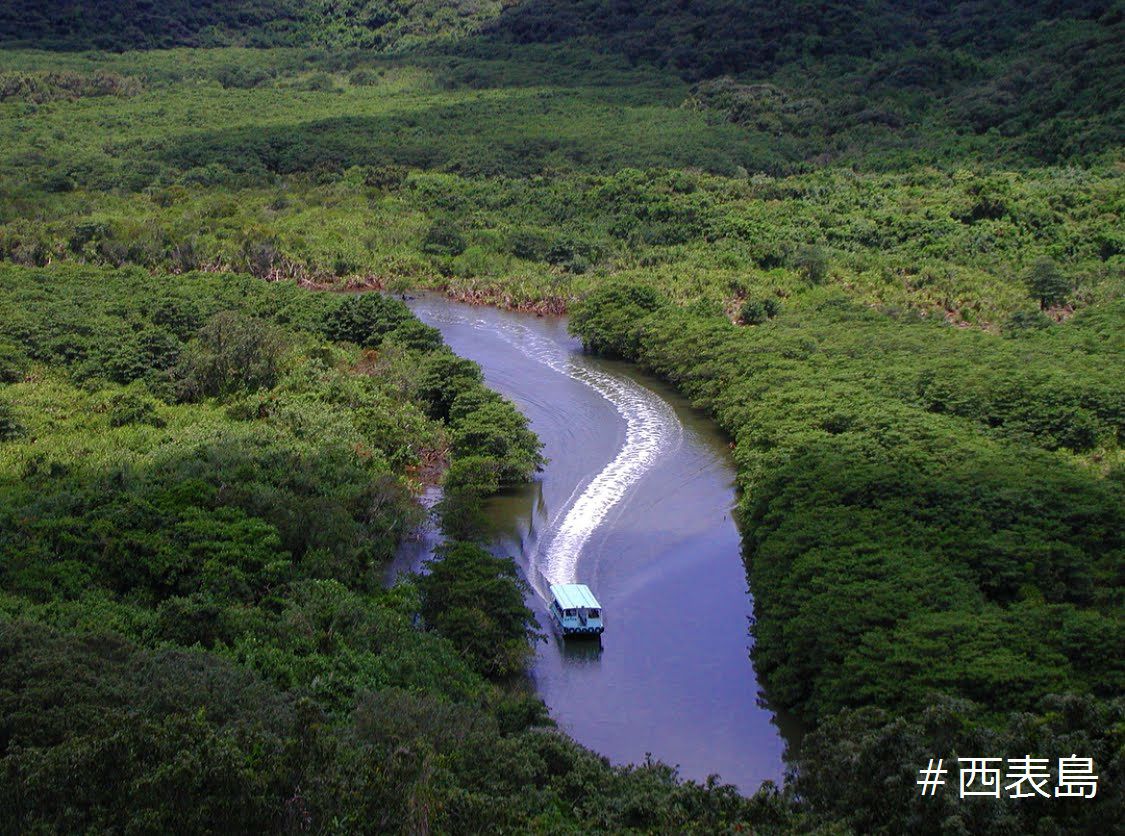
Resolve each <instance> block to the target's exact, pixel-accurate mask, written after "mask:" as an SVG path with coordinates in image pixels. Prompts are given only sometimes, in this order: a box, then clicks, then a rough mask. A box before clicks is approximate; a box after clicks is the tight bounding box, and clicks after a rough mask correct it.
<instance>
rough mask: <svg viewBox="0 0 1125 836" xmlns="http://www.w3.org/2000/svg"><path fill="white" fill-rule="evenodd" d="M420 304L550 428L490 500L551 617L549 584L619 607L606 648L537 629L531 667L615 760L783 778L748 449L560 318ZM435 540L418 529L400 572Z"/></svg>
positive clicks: (576, 724)
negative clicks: (761, 608)
mask: <svg viewBox="0 0 1125 836" xmlns="http://www.w3.org/2000/svg"><path fill="white" fill-rule="evenodd" d="M410 305H411V307H412V308H413V310H414V312H415V313H416V314H417V315H418V316H419V318H421V319H422V321H423V322H426V323H428V324H430V325H433V326H435V327H437V328H439V329H440V330H441V332H442V334H443V336H444V337H445V340H446V342H447V343H448V344H449V346H450V347H451V348H452V349H453V350H454V351H456V352H457V353H458V354H460V355H461V356H463V357H469V358H471V359H472V360H475V361H476V362H477V363H479V364H480V366H481V367H482V369H483V370H484V375H485V380H486V381H487V383H488V385H489V386H491V387H492V388H494V389H496V390H497V391H499V392H501V393H503V394H504V395H506V396H507V397H508V398H510V399H511V400H512V401H514V402H515V403H516V405H517V406H518V407H519V408H520V409H521V410H522V411H523V413H524V414H525V415H526V416H527V417H528V419H529V420H530V422H531V428H532V429H533V430H534V431H535V432H536V433H537V434H538V435H539V438H540V439H541V440H542V441H543V443H544V451H543V452H544V455H545V456H546V457H547V459H548V464H547V466H546V468H545V469H544V470H543V472H542V473H541V474H540V475H539V477H538V478H537V479H536V480H535V481H534V482H533V483H531V484H530V485H527V486H524V487H521V488H519V489H517V490H512V491H508V492H506V493H505V494H503V495H501V496H498V497H496V498H494V499H492V500H490V502H489V505H488V509H487V510H488V515H489V519H490V521H491V524H492V526H493V530H494V542H493V544H492V545H493V547H494V548H495V550H496V551H497V552H500V553H506V554H509V555H511V556H513V557H515V558H516V559H517V561H518V562H519V564H520V566H521V567H522V569H523V571H524V572H525V574H526V576H527V578H528V580H529V582H530V583H531V585H532V586H533V587H534V588H535V589H536V591H537V592H538V594H539V597H537V598H536V601H535V607H536V610H537V615H538V616H539V619H540V622H541V623H542V624H543V625H544V626H545V627H546V626H547V618H548V616H547V613H546V609H545V605H544V603H543V598H544V597H545V593H546V589H547V586H548V585H549V584H550V583H565V582H573V581H577V582H580V583H586V584H589V586H590V587H591V588H592V589H593V591H594V593H595V595H597V597H598V599H599V600H600V602H601V603H602V606H603V608H604V610H605V614H606V633H605V636H604V638H603V641H602V644H601V647H600V648H599V647H598V646H597V645H596V644H591V643H588V642H579V643H575V642H570V643H564V642H563V641H562V640H561V639H557V638H555V637H554V636H553V634H552V637H551V639H550V641H549V642H547V643H544V644H540V646H539V650H538V653H537V655H536V659H535V663H534V666H533V669H532V677H533V679H534V682H535V685H536V688H537V690H538V692H539V694H540V696H541V697H542V698H543V700H544V701H545V702H546V703H547V705H548V707H549V708H550V711H551V716H552V717H554V719H555V720H556V721H557V722H558V723H559V725H560V726H561V727H562V728H563V729H565V730H566V731H567V733H569V734H570V735H571V736H572V737H573V738H574V739H575V740H577V741H579V742H580V743H582V744H583V745H585V746H587V747H589V748H591V749H593V750H594V751H596V752H599V753H601V754H603V755H605V756H606V757H608V758H609V759H610V760H611V761H613V762H614V763H619V764H624V763H636V762H639V761H642V760H643V759H644V758H645V756H646V754H649V753H651V754H652V756H653V757H655V758H657V759H659V760H662V761H664V762H666V763H669V764H673V765H676V766H678V767H679V770H680V774H681V775H682V776H683V777H686V778H692V779H696V780H703V779H705V778H706V777H707V776H708V775H709V774H712V773H717V774H719V775H720V777H721V778H722V779H723V780H724V781H726V782H729V783H733V784H735V785H736V786H737V787H738V788H739V789H740V790H742V791H743V792H747V793H750V792H753V791H754V790H756V789H757V788H758V786H759V785H760V784H761V782H762V781H764V780H767V779H770V780H774V781H780V779H781V777H782V774H783V770H784V764H783V761H782V754H783V751H784V748H785V741H784V738H783V736H782V734H781V731H780V730H779V720H778V719H777V718H775V716H774V715H773V713H772V712H771V711H769V710H768V709H767V708H765V707H764V706H762V705H761V704H760V702H759V688H758V684H757V680H756V678H755V674H754V669H753V667H752V666H751V664H750V660H749V657H748V647H749V642H750V638H749V635H748V624H749V622H748V619H749V616H750V611H751V600H750V597H749V595H748V594H747V591H746V576H745V573H744V570H743V566H742V561H741V558H740V551H739V549H740V546H739V536H738V531H737V529H736V527H735V524H734V521H733V519H732V516H731V511H732V509H733V507H734V504H735V489H734V466H733V463H732V462H731V459H730V455H729V451H728V447H727V441H726V439H725V438H724V437H723V435H722V434H721V433H720V432H719V430H718V428H717V427H715V425H714V424H713V423H712V422H711V421H710V420H709V419H707V418H706V417H705V416H704V415H702V414H701V413H699V412H698V411H696V410H693V409H692V408H691V407H690V405H688V404H687V403H686V401H685V400H684V399H683V398H682V397H680V396H679V395H677V394H676V393H675V392H674V391H672V390H671V389H670V388H669V387H667V386H665V385H664V384H662V383H661V382H660V381H657V380H655V379H653V378H651V377H648V376H646V375H644V374H642V373H640V372H639V371H638V370H637V369H635V368H634V367H631V366H630V365H628V364H625V363H617V362H613V361H608V360H604V359H600V358H596V357H592V356H590V355H587V354H585V353H583V351H582V348H581V345H580V344H579V343H578V341H577V340H575V339H573V338H572V337H570V336H569V335H568V334H567V331H566V322H565V320H564V319H562V318H559V317H536V316H533V315H529V314H519V313H511V312H505V311H500V310H496V309H493V308H484V307H470V306H467V305H462V304H458V303H455V302H450V301H448V300H446V299H444V298H441V297H439V296H431V295H426V296H421V297H419V298H417V299H415V300H413V301H412V302H411V303H410ZM432 546H433V542H432V537H431V538H430V539H428V540H424V541H422V542H419V543H414V544H411V545H409V546H408V547H406V548H405V549H404V551H403V553H402V554H401V555H400V557H399V559H398V560H396V562H395V565H394V567H393V569H392V571H395V572H397V571H402V570H407V569H414V568H417V566H418V564H419V563H420V562H421V561H422V560H423V559H425V557H426V556H427V554H428V552H429V551H430V550H431V549H432ZM548 632H549V631H548ZM781 725H782V726H785V725H786V724H785V722H784V721H781Z"/></svg>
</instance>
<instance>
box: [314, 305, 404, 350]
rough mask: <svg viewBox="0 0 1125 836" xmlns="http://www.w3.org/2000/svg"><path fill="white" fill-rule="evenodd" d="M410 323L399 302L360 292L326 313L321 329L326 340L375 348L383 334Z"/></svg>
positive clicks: (381, 339)
mask: <svg viewBox="0 0 1125 836" xmlns="http://www.w3.org/2000/svg"><path fill="white" fill-rule="evenodd" d="M412 320H413V317H412V316H411V314H410V310H409V309H408V308H407V307H406V305H404V304H402V302H399V301H398V300H396V299H391V298H390V297H387V296H384V295H382V294H381V293H361V294H358V295H355V296H350V297H348V298H347V299H345V300H344V301H343V302H341V303H340V304H339V305H338V306H337V307H335V308H334V309H332V310H331V311H329V312H328V313H327V314H326V315H325V318H324V324H323V326H322V328H323V332H324V335H325V336H326V337H328V339H330V340H334V341H336V342H350V343H355V344H356V345H359V346H363V347H364V348H376V347H377V346H378V345H379V344H380V343H381V342H382V341H383V338H384V337H385V336H386V335H387V334H389V333H391V332H392V331H394V330H395V329H396V328H399V327H400V326H404V325H407V324H408V323H410V322H411V321H412ZM418 324H419V325H421V324H422V323H420V322H419V323H418ZM413 336H415V337H419V334H414V335H413Z"/></svg>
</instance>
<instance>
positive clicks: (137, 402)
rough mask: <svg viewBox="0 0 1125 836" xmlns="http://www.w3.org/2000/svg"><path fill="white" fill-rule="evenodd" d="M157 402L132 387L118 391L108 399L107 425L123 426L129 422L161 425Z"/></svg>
mask: <svg viewBox="0 0 1125 836" xmlns="http://www.w3.org/2000/svg"><path fill="white" fill-rule="evenodd" d="M157 407H158V405H157V403H156V401H155V400H153V399H152V398H150V397H148V396H147V395H145V394H143V393H141V392H137V391H135V390H132V389H126V390H125V391H124V392H118V393H117V394H116V395H113V397H111V398H110V401H109V425H110V426H111V427H124V426H127V425H129V424H148V425H150V426H153V427H163V426H164V419H163V418H161V417H160V415H159V414H158V412H157Z"/></svg>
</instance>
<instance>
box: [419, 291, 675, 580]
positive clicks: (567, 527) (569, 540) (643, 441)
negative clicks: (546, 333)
mask: <svg viewBox="0 0 1125 836" xmlns="http://www.w3.org/2000/svg"><path fill="white" fill-rule="evenodd" d="M430 319H431V320H434V321H446V322H450V321H456V322H461V323H466V324H468V325H471V326H473V327H474V328H480V329H487V330H490V331H492V332H493V333H496V334H497V335H498V336H500V337H501V338H502V339H503V340H504V341H505V342H508V343H509V344H511V345H513V346H514V347H516V348H517V349H519V351H520V352H521V353H523V354H524V355H526V356H527V357H529V358H531V359H532V360H535V361H536V362H539V363H542V364H543V365H545V366H547V367H548V368H550V369H553V370H554V371H556V372H559V373H560V374H563V375H565V376H567V377H569V378H571V379H573V380H576V381H578V382H580V383H582V384H584V385H586V386H588V387H590V388H591V389H593V390H594V391H595V392H597V393H598V394H599V395H601V396H602V397H603V398H605V400H607V401H608V402H609V403H610V404H611V405H612V406H613V407H614V409H615V410H616V411H617V413H618V414H619V415H620V416H621V418H622V419H623V420H624V422H625V440H624V443H623V444H622V446H621V449H620V450H619V451H618V453H617V455H616V456H614V457H613V459H612V460H611V461H610V462H609V463H608V464H606V466H605V467H603V468H602V470H601V472H599V473H598V474H597V475H596V476H594V478H593V479H591V480H589V481H588V482H587V483H586V484H585V486H584V487H583V486H582V485H581V484H580V485H579V486H578V488H576V489H575V492H574V494H572V495H571V498H570V500H569V501H568V502H567V503H566V504H565V505H564V506H563V508H562V509H561V510H560V512H559V514H561V515H562V519H561V521H560V520H559V518H558V516H556V517H555V519H553V520H552V521H551V525H550V533H549V534H548V536H547V538H546V539H545V541H544V542H543V543H542V544H541V545H540V546H539V548H538V549H537V551H536V554H535V555H534V556H533V557H531V559H530V562H531V565H532V567H533V568H534V569H535V570H536V572H537V573H538V574H540V575H541V576H542V577H543V578H544V579H545V580H546V581H547V582H548V583H574V582H576V581H577V580H578V579H579V578H578V561H579V558H580V557H582V552H583V549H584V548H585V546H586V543H587V542H588V541H589V539H590V537H591V535H593V534H594V532H595V531H596V530H597V529H598V527H599V526H600V525H601V524H602V522H603V521H604V520H605V518H606V515H607V514H608V513H609V512H610V511H611V510H612V509H613V508H614V507H615V506H617V505H618V504H619V503H620V502H621V501H622V500H623V499H624V498H625V496H626V494H627V492H628V490H629V488H631V487H632V486H633V485H634V484H636V483H637V482H638V481H639V480H640V479H641V478H642V477H643V476H644V475H645V474H646V473H648V472H649V471H650V470H651V469H652V468H653V467H654V466H655V464H656V463H657V461H658V460H659V459H660V458H661V457H662V456H665V455H668V454H670V453H673V452H675V450H676V449H677V448H678V447H679V445H680V443H681V442H682V440H683V428H682V426H681V425H680V422H679V420H678V419H677V418H676V415H675V413H674V412H673V411H672V408H671V406H669V404H668V403H667V402H666V401H664V400H663V399H662V398H660V397H659V396H657V395H656V394H655V393H653V392H651V391H649V390H648V389H646V388H644V387H643V386H641V385H639V384H637V383H635V382H634V381H632V380H629V379H628V378H626V377H621V376H618V375H614V374H610V373H608V372H605V371H603V370H601V369H598V368H596V367H594V366H592V365H591V364H589V363H587V362H585V361H584V358H582V357H581V356H576V355H575V354H574V353H573V352H571V351H569V350H568V349H567V348H566V347H564V346H562V345H560V344H559V343H557V342H555V341H553V340H549V339H545V338H543V337H541V336H540V335H539V334H537V333H535V332H534V331H532V330H531V329H530V328H528V327H527V326H524V325H521V324H519V323H514V322H504V321H501V322H495V321H488V320H485V319H481V318H477V319H470V318H468V317H460V316H450V315H449V314H448V313H447V314H445V315H442V314H436V315H432V316H431V317H430ZM579 488H581V491H579ZM542 591H543V590H540V592H542Z"/></svg>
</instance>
